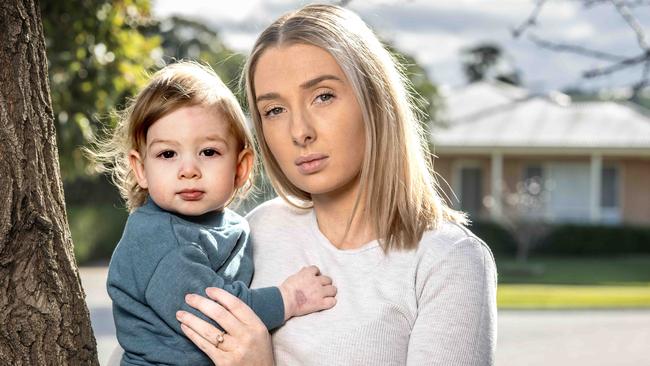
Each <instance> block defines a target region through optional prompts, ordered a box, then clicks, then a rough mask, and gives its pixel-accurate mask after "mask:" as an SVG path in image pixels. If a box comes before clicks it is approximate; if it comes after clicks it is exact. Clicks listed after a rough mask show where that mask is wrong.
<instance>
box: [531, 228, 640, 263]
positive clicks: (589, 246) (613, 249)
mask: <svg viewBox="0 0 650 366" xmlns="http://www.w3.org/2000/svg"><path fill="white" fill-rule="evenodd" d="M535 251H536V252H537V253H541V254H550V255H570V256H610V255H627V254H650V227H638V226H627V225H620V226H606V225H587V224H582V225H579V224H566V225H558V226H555V227H554V228H553V229H552V230H551V231H550V232H549V233H548V234H547V235H546V236H544V237H543V238H542V239H540V242H539V243H538V245H536V250H535Z"/></svg>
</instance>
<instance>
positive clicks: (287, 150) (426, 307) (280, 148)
mask: <svg viewBox="0 0 650 366" xmlns="http://www.w3.org/2000/svg"><path fill="white" fill-rule="evenodd" d="M244 72H245V82H246V88H247V94H248V102H249V108H250V113H251V117H252V120H253V124H254V126H255V132H256V135H257V137H258V140H259V141H258V143H259V149H260V150H261V155H262V158H263V160H264V166H265V168H266V172H267V173H268V175H269V177H270V179H271V181H272V183H273V186H274V188H275V189H276V191H277V193H278V195H279V196H280V198H277V199H274V200H272V201H269V202H267V203H265V204H262V205H261V206H260V207H258V208H257V209H255V210H254V211H253V212H252V213H251V214H249V216H248V219H249V221H250V225H251V236H252V240H253V245H254V246H255V253H254V261H255V266H256V271H255V276H254V279H253V286H257V287H260V286H268V285H270V284H273V283H277V282H278V281H280V280H281V279H283V278H285V277H287V276H288V275H289V274H291V273H293V272H295V271H296V270H297V269H299V268H300V267H302V266H305V265H316V266H317V267H319V268H320V270H321V271H323V272H324V273H328V274H329V275H330V276H331V277H332V279H333V281H334V284H335V285H336V286H337V288H338V294H337V304H336V305H335V306H334V307H333V308H332V309H329V310H325V311H322V312H319V313H313V314H310V315H307V316H304V317H302V318H297V319H293V320H291V321H289V322H287V323H286V324H285V325H284V326H283V327H281V328H280V329H278V330H277V331H276V332H274V334H273V336H272V344H271V341H270V337H269V335H268V333H267V332H266V329H265V328H264V326H263V324H262V322H261V321H260V320H259V318H257V316H255V314H254V313H253V312H252V311H251V310H250V309H249V308H248V307H246V306H245V305H244V304H243V303H242V302H241V301H239V300H238V299H236V298H234V297H233V296H230V295H229V294H228V293H225V292H223V291H220V290H218V289H214V290H209V291H208V292H207V293H208V296H210V297H211V298H212V299H208V298H204V297H200V296H198V295H189V296H188V297H187V302H188V304H189V305H191V306H193V307H195V308H197V309H198V310H200V311H202V312H203V313H204V314H206V315H207V316H209V317H210V318H212V319H214V320H215V321H216V322H217V323H219V324H221V325H222V326H223V328H224V329H225V332H221V331H220V330H218V329H217V328H215V327H213V326H211V325H210V324H209V323H207V322H204V321H202V320H200V319H199V318H197V317H195V316H194V315H191V314H189V313H187V312H183V311H179V312H178V313H177V316H178V319H179V321H181V323H182V329H183V331H184V332H185V333H186V335H187V336H188V337H189V338H190V339H191V340H192V341H193V342H194V343H195V344H197V345H198V346H199V347H200V348H201V349H202V350H203V351H204V352H206V353H207V354H208V356H209V357H210V358H211V359H212V360H213V361H214V362H215V363H216V364H218V365H231V364H233V365H256V364H259V365H270V364H273V362H274V361H273V359H274V358H275V363H276V364H278V365H314V364H323V365H405V364H407V365H425V364H426V365H490V364H492V363H493V359H494V351H495V344H496V269H495V264H494V260H493V257H492V255H491V253H490V250H489V249H488V247H487V246H486V245H485V243H483V242H482V241H481V240H480V239H478V238H477V237H475V236H474V235H473V234H472V233H471V232H470V231H469V230H467V229H466V228H464V227H463V224H464V223H465V218H464V216H463V215H462V214H461V213H459V212H456V211H453V210H452V209H450V208H449V207H448V206H447V205H446V204H445V203H444V202H443V200H442V199H440V196H439V195H438V193H437V191H438V185H437V183H436V181H435V179H434V177H433V172H432V169H431V164H430V160H429V156H430V155H429V152H428V149H427V144H426V140H425V138H424V136H423V131H421V130H420V129H419V124H418V121H417V118H416V115H415V114H414V111H413V107H412V104H411V103H410V98H409V97H410V95H409V93H410V89H409V87H408V83H407V82H406V79H405V78H404V77H403V75H402V74H401V73H400V71H399V68H398V67H397V66H396V63H395V61H394V59H393V58H392V57H391V55H390V54H389V53H388V52H387V51H386V50H385V49H384V48H383V46H382V45H381V43H380V42H379V41H378V39H377V38H376V36H375V35H374V34H373V33H372V31H371V30H370V29H369V28H368V27H367V26H366V24H365V23H364V22H363V21H362V20H361V19H360V18H359V17H358V16H357V15H355V14H354V13H352V12H350V11H348V10H346V9H343V8H339V7H336V6H327V5H310V6H306V7H304V8H302V9H300V10H298V11H296V12H292V13H289V14H286V15H284V16H282V17H281V18H279V19H278V20H276V21H275V22H274V23H273V24H271V25H270V26H269V27H268V28H267V29H266V30H265V31H264V32H263V33H262V34H261V35H260V36H259V38H258V40H257V42H256V43H255V46H254V48H253V51H252V53H251V55H250V58H249V60H248V63H247V65H246V69H245V71H244ZM273 356H274V357H273Z"/></svg>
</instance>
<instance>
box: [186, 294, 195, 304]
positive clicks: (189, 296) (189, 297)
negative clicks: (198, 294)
mask: <svg viewBox="0 0 650 366" xmlns="http://www.w3.org/2000/svg"><path fill="white" fill-rule="evenodd" d="M192 300H194V295H192V294H187V295H185V302H186V303H188V304H189V303H190V302H192Z"/></svg>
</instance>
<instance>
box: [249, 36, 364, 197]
mask: <svg viewBox="0 0 650 366" xmlns="http://www.w3.org/2000/svg"><path fill="white" fill-rule="evenodd" d="M253 83H254V86H255V93H256V95H255V99H256V100H255V102H256V104H257V108H258V110H259V112H260V117H261V119H262V130H263V133H264V139H265V141H266V143H267V145H268V146H269V149H270V150H271V153H272V154H273V156H274V157H275V159H276V160H277V162H278V164H279V165H280V168H281V169H282V171H283V172H284V174H285V175H286V176H287V178H288V179H289V180H290V181H291V182H292V183H293V184H294V185H295V186H296V187H298V188H300V189H301V190H303V191H305V192H308V193H310V194H311V195H312V197H313V198H315V197H316V196H317V195H328V194H336V193H337V192H343V191H347V190H349V189H356V187H358V183H359V172H360V171H361V165H362V162H363V158H364V153H365V131H364V124H363V117H362V113H361V108H360V106H359V103H358V101H357V98H356V96H355V95H354V91H353V89H352V86H351V85H350V83H349V81H348V79H347V78H346V77H345V74H344V73H343V71H342V70H341V68H340V67H339V65H338V63H337V62H336V60H335V59H334V58H333V57H332V56H331V55H330V54H329V53H328V52H327V51H325V50H323V49H322V48H319V47H316V46H312V45H305V44H293V45H288V46H280V47H271V48H268V49H266V50H265V51H264V52H263V53H262V55H261V56H260V58H259V59H258V61H257V66H256V68H255V72H254V75H253Z"/></svg>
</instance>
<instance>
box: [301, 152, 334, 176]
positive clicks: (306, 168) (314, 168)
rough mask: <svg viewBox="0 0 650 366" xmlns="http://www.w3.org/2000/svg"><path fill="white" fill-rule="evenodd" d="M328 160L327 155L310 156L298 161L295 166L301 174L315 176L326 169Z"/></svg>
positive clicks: (302, 157)
mask: <svg viewBox="0 0 650 366" xmlns="http://www.w3.org/2000/svg"><path fill="white" fill-rule="evenodd" d="M328 159H329V156H327V155H325V154H309V155H305V156H301V157H299V158H298V159H296V161H295V164H296V166H297V167H298V171H299V172H300V173H301V174H314V173H317V172H319V171H321V170H323V168H325V165H326V164H327V161H328Z"/></svg>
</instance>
